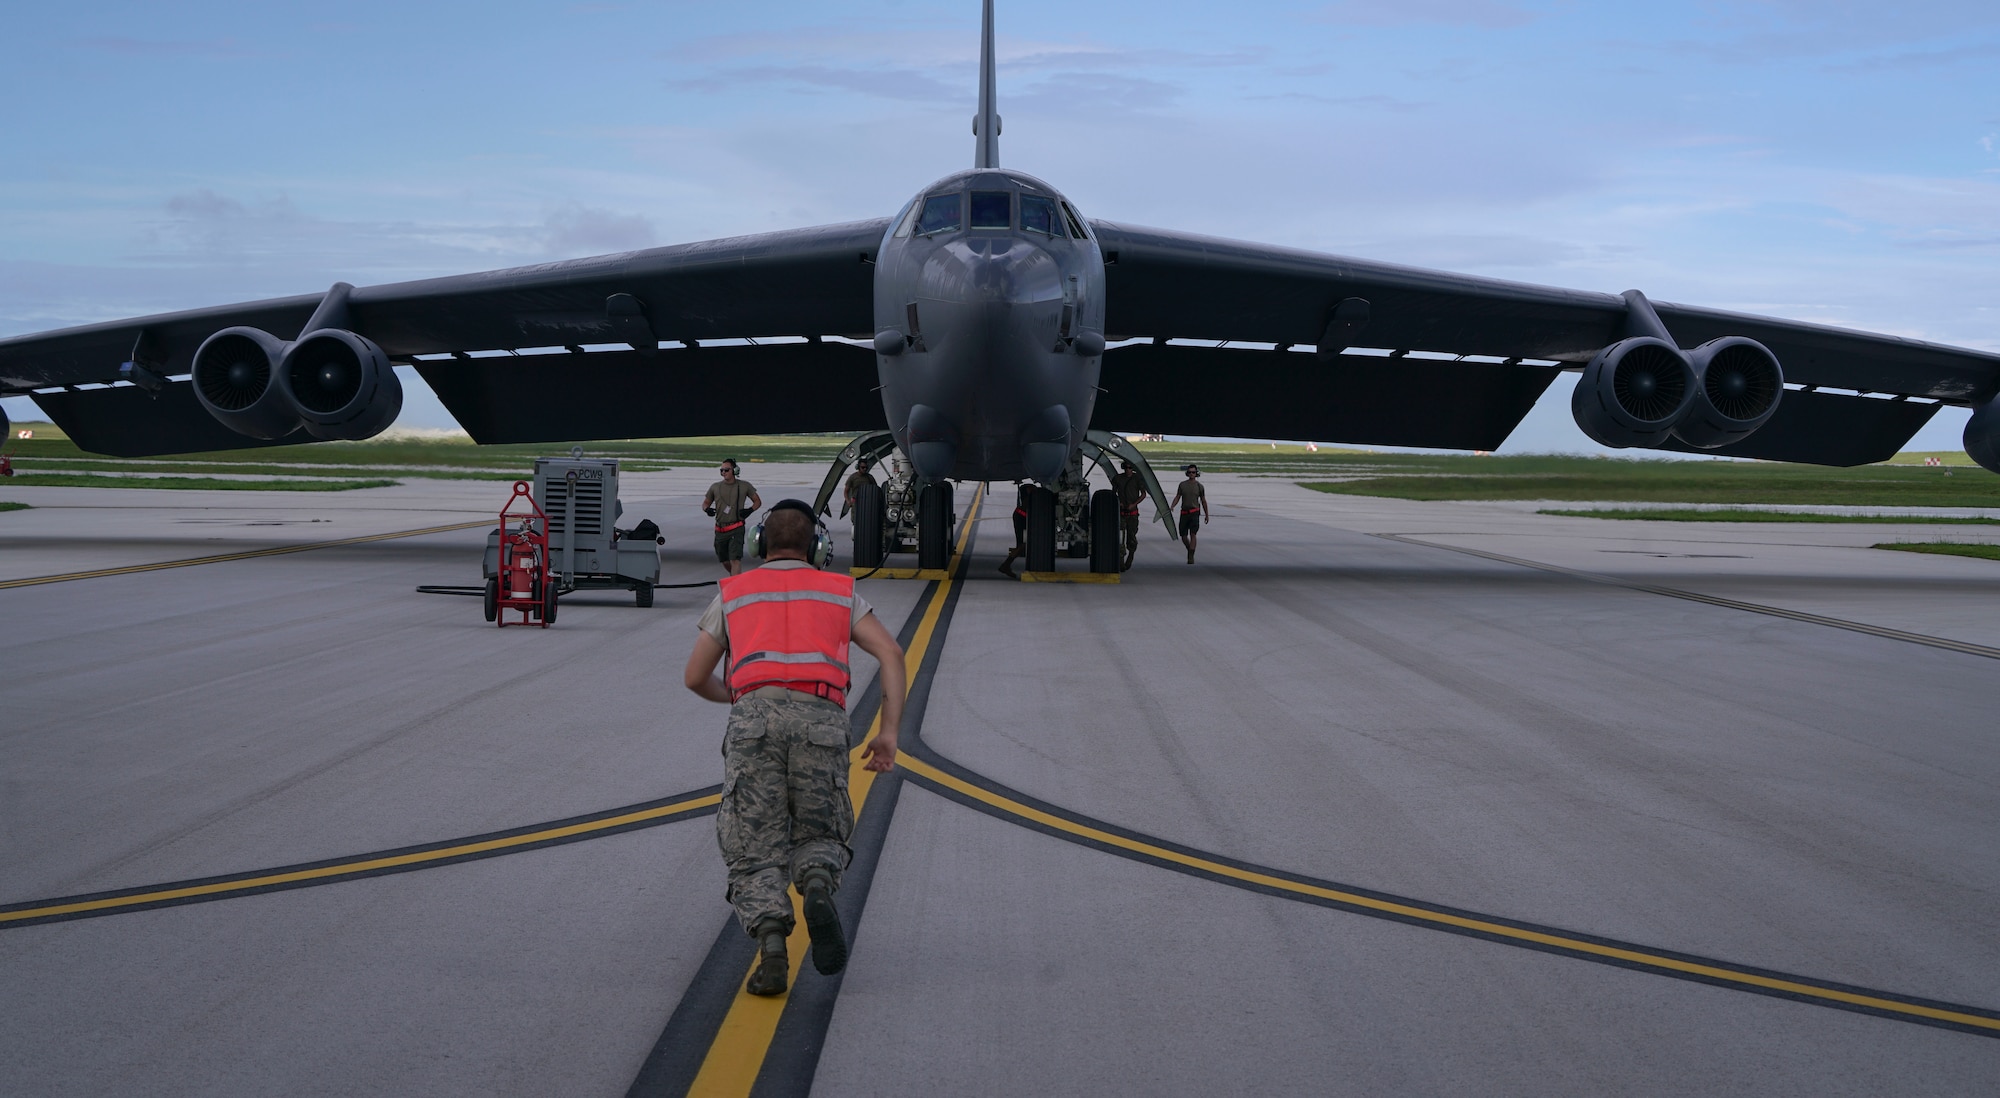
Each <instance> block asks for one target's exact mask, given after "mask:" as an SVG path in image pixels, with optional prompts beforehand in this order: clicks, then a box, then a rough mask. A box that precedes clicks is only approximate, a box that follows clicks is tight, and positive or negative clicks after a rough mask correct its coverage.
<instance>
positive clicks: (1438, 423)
mask: <svg viewBox="0 0 2000 1098" xmlns="http://www.w3.org/2000/svg"><path fill="white" fill-rule="evenodd" d="M1558 373H1561V371H1560V370H1559V369H1556V368H1553V367H1534V366H1507V365H1501V364H1498V363H1483V362H1442V361H1436V360H1426V359H1409V358H1403V359H1384V358H1371V357H1364V356H1360V355H1340V356H1337V357H1336V358H1334V359H1332V360H1322V359H1320V358H1319V356H1317V355H1311V354H1301V353H1297V352H1290V351H1253V350H1237V349H1232V348H1227V347H1220V348H1210V347H1179V346H1170V345H1162V344H1147V343H1142V344H1133V345H1130V346H1126V347H1117V348H1113V349H1112V350H1109V351H1106V352H1105V354H1104V369H1103V372H1102V374H1100V380H1099V384H1100V385H1101V386H1102V387H1103V389H1104V390H1105V391H1104V392H1103V393H1101V394H1100V395H1099V396H1098V400H1097V405H1096V409H1095V410H1094V412H1093V413H1092V416H1091V419H1092V421H1093V422H1096V423H1103V424H1108V425H1112V426H1115V427H1117V428H1120V429H1131V430H1145V431H1152V432H1159V433H1164V434H1187V435H1210V436H1222V437H1230V438H1284V439H1300V440H1308V439H1310V440H1313V441H1317V442H1340V443H1350V444H1361V445H1372V446H1424V447H1436V448H1439V449H1454V450H1493V449H1497V448H1498V447H1499V446H1500V444H1501V443H1502V442H1504V441H1506V439H1507V436H1508V434H1509V433H1511V432H1512V431H1513V430H1514V427H1515V426H1516V425H1517V424H1519V423H1520V422H1521V419H1522V418H1523V417H1524V416H1526V415H1527V414H1528V411H1529V409H1531V408H1533V407H1534V406H1535V401H1536V400H1537V399H1538V398H1539V397H1540V396H1541V395H1542V392H1543V390H1545V389H1547V388H1548V387H1549V383H1550V382H1552V381H1554V380H1555V376H1556V375H1557V374H1558Z"/></svg>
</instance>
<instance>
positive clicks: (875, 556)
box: [854, 480, 889, 568]
mask: <svg viewBox="0 0 2000 1098" xmlns="http://www.w3.org/2000/svg"><path fill="white" fill-rule="evenodd" d="M885 506H887V505H886V503H885V502H884V497H883V494H882V486H881V485H879V484H877V483H875V482H874V481H872V480H870V481H864V482H863V483H862V484H861V486H860V488H859V489H858V490H857V491H856V492H855V493H854V567H856V568H880V567H882V562H883V561H885V560H887V559H889V546H888V545H887V543H886V539H885V538H884V537H883V531H882V514H883V508H884V507H885Z"/></svg>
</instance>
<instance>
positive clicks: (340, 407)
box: [276, 328, 403, 441]
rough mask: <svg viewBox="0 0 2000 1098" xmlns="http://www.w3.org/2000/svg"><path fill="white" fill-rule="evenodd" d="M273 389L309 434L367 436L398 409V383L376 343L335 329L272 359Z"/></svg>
mask: <svg viewBox="0 0 2000 1098" xmlns="http://www.w3.org/2000/svg"><path fill="white" fill-rule="evenodd" d="M276 387H277V388H279V389H282V390H284V392H285V395H286V396H287V397H288V398H289V399H290V400H291V402H292V404H293V405H294V406H295V407H297V409H298V415H299V418H300V419H302V420H304V421H305V428H306V432H307V433H308V434H310V435H312V436H313V437H314V438H321V439H345V440H348V441H354V440H358V439H364V438H373V437H375V436H376V435H378V434H381V433H382V431H383V430H384V429H386V428H387V427H388V426H389V425H390V424H391V423H394V422H395V421H396V414H397V413H398V412H401V411H402V410H403V383H402V382H401V381H400V380H398V379H397V377H396V370H395V367H393V366H391V365H390V364H389V356H388V355H386V354H384V353H383V352H382V348H380V347H378V346H376V345H375V343H374V342H373V341H372V340H369V339H367V338H366V337H364V336H359V335H356V334H355V333H353V332H350V331H346V330H344V329H340V328H321V329H320V330H318V331H316V332H313V333H312V334H310V335H308V336H306V337H305V338H303V339H301V340H299V341H298V342H297V343H294V344H292V346H291V348H290V349H289V350H287V351H286V352H285V354H284V357H283V359H282V360H280V362H279V364H278V372H277V385H276Z"/></svg>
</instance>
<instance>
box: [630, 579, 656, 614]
mask: <svg viewBox="0 0 2000 1098" xmlns="http://www.w3.org/2000/svg"><path fill="white" fill-rule="evenodd" d="M632 604H633V605H634V606H637V607H638V608H639V609H641V610H644V609H645V608H647V607H648V606H651V605H653V585H652V584H650V583H642V584H640V585H639V586H637V587H634V588H633V589H632Z"/></svg>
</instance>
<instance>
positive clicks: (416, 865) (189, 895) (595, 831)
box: [0, 785, 722, 930]
mask: <svg viewBox="0 0 2000 1098" xmlns="http://www.w3.org/2000/svg"><path fill="white" fill-rule="evenodd" d="M721 800H722V787H721V786H719V785H713V786H709V787H708V788H706V789H697V790H694V791H692V792H688V793H677V794H675V795H673V796H671V797H662V798H660V799H658V800H652V801H641V802H639V803H638V804H628V805H625V806H623V807H620V808H611V809H606V810H604V811H602V812H593V813H590V814H588V815H584V816H571V817H569V818H567V819H561V820H551V821H549V822H547V823H538V824H529V825H527V826H525V827H516V828H510V829H508V830H505V831H489V832H486V833H484V834H480V835H468V836H465V837H463V838H458V839H445V840H443V841H442V842H434V843H425V844H423V845H420V846H404V847H397V848H395V849H393V850H378V851H374V852H372V853H368V854H353V855H348V856H346V857H341V858H328V859H325V860H322V861H316V862H301V863H298V864H296V865H286V866H278V867H276V868H273V869H254V870H250V871H249V872H245V873H231V874H225V875H223V876H219V877H201V878H196V879H193V880H185V881H174V882H170V883H167V884H155V885H141V886H139V887H136V888H121V889H114V890H112V891H108V892H92V893H86V894H83V895H77V896H60V897H56V898H54V899H48V900H29V901H26V902H24V903H16V904H7V905H5V906H0V930H6V929H11V928H14V927H24V926H35V925H38V924H41V923H54V922H64V921H67V920H70V919H90V918H96V917H98V916H101V915H123V914H127V913H129V912H134V911H151V910H153V909H154V908H161V907H177V906H179V905H181V904H198V903H206V902H208V901H210V900H227V899H233V898H235V897H238V896H254V895H257V894H260V893H264V892H278V891H283V890H285V889H292V888H313V887H316V886H319V885H328V884H338V883H340V882H342V881H355V880H360V879H362V878H364V877H380V876H384V875H386V874H390V873H410V872H414V871H416V870H419V869H434V868H437V867H438V866H445V865H456V864H458V863H460V862H469V861H474V860H476V859H479V858H497V857H499V856H501V855H503V854H519V853H522V852H524V851H528V850H540V849H542V848H544V847H550V846H561V845H563V844H565V843H574V842H582V841H584V840H585V839H599V838H603V837H604V836H607V835H620V834H623V833H625V832H627V831H638V830H641V829H643V828H648V827H658V826H660V825H661V824H669V823H677V822H679V821H681V820H688V819H693V818H694V817H696V816H707V815H710V814H712V813H713V812H714V811H715V806H716V805H717V804H719V803H720V802H721Z"/></svg>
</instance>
